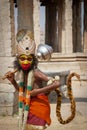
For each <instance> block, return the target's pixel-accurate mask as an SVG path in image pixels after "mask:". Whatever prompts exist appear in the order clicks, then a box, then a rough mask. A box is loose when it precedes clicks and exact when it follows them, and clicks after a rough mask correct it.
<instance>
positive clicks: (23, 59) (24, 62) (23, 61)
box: [19, 54, 33, 70]
mask: <svg viewBox="0 0 87 130" xmlns="http://www.w3.org/2000/svg"><path fill="white" fill-rule="evenodd" d="M32 62H33V58H32V56H31V55H28V56H27V55H25V54H23V55H21V56H20V57H19V64H20V66H21V67H22V69H23V70H28V69H29V68H30V67H31V64H32Z"/></svg>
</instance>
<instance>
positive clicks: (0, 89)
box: [0, 0, 17, 115]
mask: <svg viewBox="0 0 87 130" xmlns="http://www.w3.org/2000/svg"><path fill="white" fill-rule="evenodd" d="M11 11H12V12H11ZM12 15H13V1H12V0H11V1H8V0H0V115H12V114H13V113H14V112H15V110H17V109H16V108H17V98H16V97H17V96H15V95H16V94H17V93H16V91H15V89H14V87H13V86H12V85H11V84H10V82H9V81H8V80H2V77H3V75H4V74H5V73H6V72H8V71H11V70H12V67H13V61H14V57H12V56H13V49H12V48H13V45H12V42H13V39H12V37H14V35H13V33H12V31H14V30H13V27H12V23H13V19H12V18H13V17H14V16H12ZM14 42H15V41H14ZM14 42H13V44H14ZM10 67H11V68H10Z"/></svg>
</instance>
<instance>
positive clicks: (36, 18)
mask: <svg viewBox="0 0 87 130" xmlns="http://www.w3.org/2000/svg"><path fill="white" fill-rule="evenodd" d="M33 7H34V8H33V20H34V39H35V43H36V48H37V46H38V45H39V44H40V2H39V0H33Z"/></svg>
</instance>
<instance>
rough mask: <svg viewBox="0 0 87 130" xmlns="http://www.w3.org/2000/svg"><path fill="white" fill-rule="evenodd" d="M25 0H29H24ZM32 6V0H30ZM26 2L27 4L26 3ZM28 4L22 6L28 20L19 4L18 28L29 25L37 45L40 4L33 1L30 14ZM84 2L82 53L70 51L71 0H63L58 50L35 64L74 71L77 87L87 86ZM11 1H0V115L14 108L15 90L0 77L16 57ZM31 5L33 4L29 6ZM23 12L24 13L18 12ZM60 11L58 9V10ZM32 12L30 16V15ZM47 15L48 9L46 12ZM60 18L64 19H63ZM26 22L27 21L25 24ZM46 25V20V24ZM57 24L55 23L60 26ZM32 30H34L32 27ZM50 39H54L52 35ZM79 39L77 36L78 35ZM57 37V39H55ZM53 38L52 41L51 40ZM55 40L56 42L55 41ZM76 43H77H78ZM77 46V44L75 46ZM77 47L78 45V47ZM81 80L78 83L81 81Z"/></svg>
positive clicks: (86, 34) (54, 69)
mask: <svg viewBox="0 0 87 130" xmlns="http://www.w3.org/2000/svg"><path fill="white" fill-rule="evenodd" d="M84 1H85V2H86V0H84ZM26 2H29V1H28V0H26ZM30 3H31V5H32V0H31V1H30ZM28 4H29V3H28ZM28 4H27V3H25V5H24V7H27V9H26V10H25V12H26V15H27V18H28V20H29V18H31V17H32V18H33V21H32V18H31V20H30V21H27V18H26V19H23V17H24V16H25V14H24V13H23V10H22V11H21V9H23V8H21V7H22V6H23V3H22V4H20V7H19V14H20V16H19V17H18V19H21V20H19V21H18V24H19V26H18V29H21V28H29V29H31V30H32V31H34V36H35V43H36V45H37V46H38V44H40V25H39V22H40V21H39V20H40V19H39V18H40V16H39V15H40V14H39V11H40V5H39V2H38V0H33V6H31V10H30V14H31V15H30V14H28V13H27V11H28ZM86 6H87V4H85V15H84V16H85V18H84V20H85V26H84V27H85V29H84V35H83V40H84V43H83V52H82V49H81V52H79V53H78V52H77V53H73V46H75V45H73V37H72V35H73V34H72V29H73V28H72V13H73V12H72V8H71V7H72V0H64V4H63V7H62V9H63V10H62V12H63V14H62V15H61V16H60V17H61V21H59V22H60V23H58V24H59V25H60V24H61V25H62V26H63V27H60V29H62V30H59V32H61V34H60V36H61V38H60V39H58V40H59V41H60V42H61V43H59V44H60V45H59V48H58V49H59V52H58V53H57V52H56V53H53V54H52V58H51V60H50V61H45V62H43V61H42V62H41V61H40V62H39V65H38V67H39V68H40V69H41V70H42V71H43V72H46V73H49V72H50V73H53V72H54V73H59V72H63V71H70V73H71V72H76V73H78V74H79V75H80V78H81V81H80V82H79V81H78V80H77V79H76V78H73V85H74V86H76V87H84V86H86V85H87V11H86V10H87V7H86ZM12 7H13V2H12V0H10V1H8V0H0V115H1V114H2V115H12V114H13V113H15V112H16V111H17V108H18V106H17V103H18V100H17V94H18V93H17V92H16V91H15V89H14V87H13V86H12V85H11V84H10V83H9V81H8V80H2V76H3V75H4V74H5V73H6V72H7V71H11V70H13V61H14V59H15V57H14V56H15V35H14V10H13V8H12ZM32 7H34V8H33V9H32ZM21 12H22V13H23V15H22V14H21ZM47 12H48V11H47ZM60 12H61V11H60ZM33 13H34V15H33V16H32V14H33ZM48 15H49V12H48ZM62 20H63V21H62ZM25 23H26V24H25ZM47 24H48V23H47ZM59 25H58V26H59ZM33 29H34V30H33ZM52 38H54V37H53V36H52ZM78 39H79V38H78ZM58 40H57V41H58ZM54 41H55V40H54ZM55 43H56V42H55ZM78 44H79V43H78ZM78 46H79V47H80V45H78ZM78 49H79V48H78ZM80 83H81V84H80Z"/></svg>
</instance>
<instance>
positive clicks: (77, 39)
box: [73, 1, 83, 52]
mask: <svg viewBox="0 0 87 130" xmlns="http://www.w3.org/2000/svg"><path fill="white" fill-rule="evenodd" d="M81 19H82V18H81V1H74V2H73V51H74V52H82V50H83V47H82V34H81V33H82V23H81V22H82V20H81Z"/></svg>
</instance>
